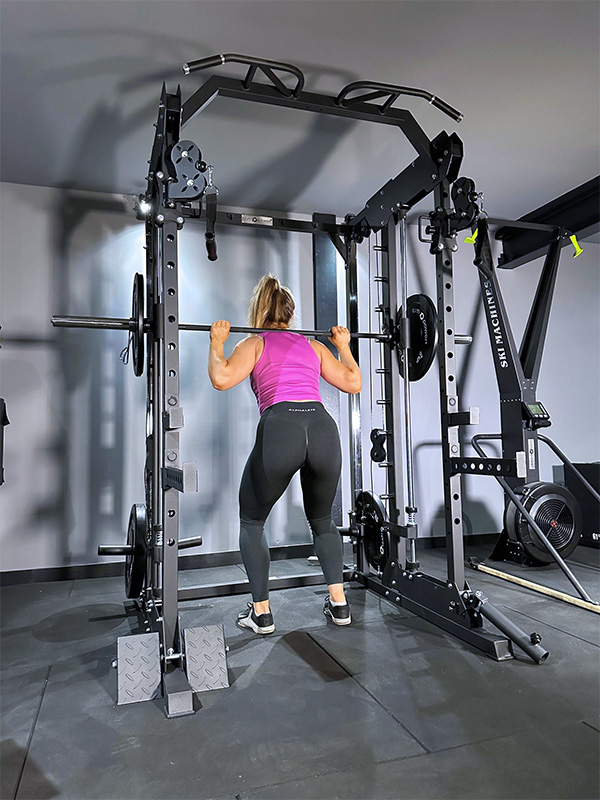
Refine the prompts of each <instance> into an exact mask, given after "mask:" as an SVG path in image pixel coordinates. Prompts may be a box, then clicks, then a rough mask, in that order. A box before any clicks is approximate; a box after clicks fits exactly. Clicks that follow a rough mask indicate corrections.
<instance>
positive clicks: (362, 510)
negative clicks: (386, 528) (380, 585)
mask: <svg viewBox="0 0 600 800" xmlns="http://www.w3.org/2000/svg"><path fill="white" fill-rule="evenodd" d="M356 516H357V520H358V521H359V522H362V523H363V525H364V528H363V530H364V545H365V554H366V556H367V561H368V562H369V564H370V565H371V566H372V567H373V569H376V570H378V571H379V572H382V571H383V568H384V567H385V565H386V564H387V561H388V558H389V556H390V543H389V539H388V534H387V533H384V532H383V531H382V530H381V528H382V527H383V525H385V523H386V521H387V514H386V511H385V506H384V505H383V503H382V502H381V500H380V499H379V497H378V496H377V495H376V494H373V493H372V492H361V493H360V494H359V495H358V497H357V498H356Z"/></svg>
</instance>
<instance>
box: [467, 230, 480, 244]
mask: <svg viewBox="0 0 600 800" xmlns="http://www.w3.org/2000/svg"><path fill="white" fill-rule="evenodd" d="M478 232H479V228H475V232H474V233H473V235H472V236H467V238H466V239H465V242H466V243H467V244H475V239H477V234H478Z"/></svg>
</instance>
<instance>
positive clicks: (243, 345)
mask: <svg viewBox="0 0 600 800" xmlns="http://www.w3.org/2000/svg"><path fill="white" fill-rule="evenodd" d="M229 328H230V325H229V322H227V321H226V320H222V319H220V320H218V322H213V324H212V325H211V328H210V349H209V351H208V376H209V378H210V382H211V383H212V385H213V386H214V387H215V389H218V390H219V391H225V390H226V389H231V388H232V387H233V386H237V385H238V383H241V382H242V381H243V380H245V379H246V378H247V377H248V375H250V373H251V372H252V370H253V369H254V367H255V366H256V362H257V361H258V359H259V357H260V354H261V352H262V347H261V345H262V346H264V345H263V342H262V339H261V338H260V337H258V336H251V337H249V338H248V339H244V340H243V341H241V342H239V343H238V344H236V346H235V347H234V349H233V352H232V354H231V355H230V356H229V358H225V351H224V349H223V345H224V343H225V340H226V339H227V337H228V336H229Z"/></svg>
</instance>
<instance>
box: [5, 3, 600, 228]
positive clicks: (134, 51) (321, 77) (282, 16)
mask: <svg viewBox="0 0 600 800" xmlns="http://www.w3.org/2000/svg"><path fill="white" fill-rule="evenodd" d="M599 11H600V5H599V4H598V3H597V2H595V0H594V2H587V1H584V0H569V1H567V2H565V0H561V1H559V2H555V1H554V0H531V1H530V0H515V1H513V0H494V1H493V2H486V0H443V1H442V2H437V1H435V0H431V1H430V0H412V1H411V2H406V1H405V0H384V1H383V2H379V0H316V1H314V0H216V1H215V0H2V2H1V3H0V36H1V51H0V55H1V73H0V79H1V90H2V114H1V118H0V124H1V139H0V142H1V150H0V156H1V163H0V168H1V172H0V177H1V179H2V180H4V181H8V182H15V183H26V184H33V185H43V186H60V187H71V188H74V189H82V190H92V191H102V192H117V193H125V194H129V193H131V194H133V193H137V192H139V191H141V190H143V189H144V188H145V181H144V176H145V174H146V161H147V159H148V158H149V155H150V148H151V144H152V136H153V127H152V123H153V121H155V119H156V111H157V102H158V97H159V92H160V87H161V83H162V81H163V80H165V81H166V82H167V87H168V88H169V89H170V90H175V89H176V86H177V83H178V82H180V83H181V85H182V91H183V95H184V98H186V97H187V96H189V95H190V94H191V93H192V92H193V91H194V90H195V89H196V88H197V87H198V86H200V85H201V83H202V82H203V81H204V80H205V79H206V78H208V77H209V75H210V72H201V73H196V74H192V75H190V76H184V75H183V73H182V71H181V64H182V63H183V62H185V61H188V60H193V59H197V58H202V57H205V56H209V55H213V54H215V53H242V54H246V55H253V56H259V57H262V58H266V59H273V60H280V61H287V62H291V63H292V64H295V65H297V66H299V67H300V68H301V69H302V70H303V71H304V73H305V75H306V86H305V88H306V89H307V90H308V91H313V92H323V93H326V94H337V93H338V92H339V90H340V89H341V88H342V86H344V85H346V84H347V83H349V82H350V81H354V80H361V79H362V80H373V81H382V82H387V83H397V84H402V85H405V86H414V87H418V88H422V89H425V90H427V91H429V92H432V93H433V94H435V95H437V96H439V97H441V98H443V99H444V100H446V101H447V102H448V103H450V104H451V105H453V106H455V107H456V108H458V109H460V110H461V111H462V112H463V113H464V121H463V122H462V123H460V124H456V123H454V122H452V120H451V119H450V118H448V117H447V116H445V115H443V114H442V113H440V112H439V111H437V110H436V109H435V108H433V107H432V106H430V105H429V104H428V103H426V102H425V101H424V100H420V99H418V98H406V101H405V102H403V103H397V105H404V107H406V108H408V109H409V110H410V111H411V112H412V113H413V114H414V116H415V117H416V118H417V120H418V121H419V123H420V124H421V126H422V127H423V128H424V129H425V131H426V132H427V134H428V135H429V137H430V138H433V137H434V136H435V135H436V134H437V133H438V132H439V131H440V130H442V129H444V130H447V131H448V132H451V131H456V132H457V133H458V134H459V135H460V137H461V138H462V139H463V141H464V145H465V157H464V161H463V168H462V171H461V174H463V175H468V176H469V177H472V178H474V179H475V181H476V183H477V186H478V188H479V189H480V190H483V191H484V192H485V199H486V208H487V209H488V210H489V211H491V212H492V213H493V215H494V216H505V217H517V216H520V215H522V214H524V213H526V212H528V211H530V210H532V209H534V208H536V207H537V206H539V205H542V204H543V203H546V202H548V201H549V200H552V199H553V198H555V197H557V196H559V195H561V194H563V193H564V192H566V191H568V190H570V189H572V188H573V187H575V186H578V185H579V184H581V183H584V182H585V181H587V180H589V179H590V178H592V177H594V176H595V175H596V174H597V173H598V161H599V159H598V133H599V131H598V119H599V99H598V98H599V56H598V49H599V48H598V33H599ZM215 71H219V72H222V73H223V74H227V75H232V76H238V77H240V78H241V77H243V75H244V73H245V70H244V68H243V67H241V66H239V65H237V66H236V65H229V64H228V65H226V66H224V67H221V68H220V69H219V70H215ZM185 137H186V138H191V139H192V140H194V141H195V142H196V143H197V144H198V145H199V147H200V149H201V150H202V153H203V156H204V158H205V159H206V160H207V161H208V162H209V163H211V164H213V165H214V166H215V183H216V184H217V186H218V187H219V189H220V202H221V203H222V204H224V205H227V206H237V207H247V208H254V209H257V210H278V211H294V212H296V213H310V212H312V211H321V212H333V213H336V214H338V215H339V216H343V215H344V214H346V213H349V212H357V211H359V210H360V209H361V208H362V206H363V204H364V202H365V200H366V199H368V197H369V196H370V195H371V194H372V193H373V192H374V191H375V190H377V189H378V188H379V186H381V185H382V184H384V183H385V182H386V181H387V180H388V179H389V178H390V177H393V176H394V175H396V174H397V173H398V172H400V171H401V170H402V169H403V168H404V167H405V166H406V165H407V164H408V163H409V162H410V161H411V160H412V150H411V148H410V147H409V146H408V145H407V143H406V142H405V141H404V140H403V137H402V134H401V133H400V131H398V130H395V129H394V128H392V127H390V126H385V125H373V124H371V123H366V122H354V121H348V120H341V119H338V118H335V117H327V116H321V115H314V114H309V113H307V112H300V111H296V110H289V109H278V108H274V107H270V106H264V105H258V104H253V103H244V102H242V101H236V100H228V99H223V98H218V99H217V100H215V101H214V102H213V103H212V104H211V105H210V106H209V107H208V108H207V109H206V110H205V111H203V112H202V114H200V115H198V116H197V117H196V118H195V119H194V120H193V121H192V122H190V124H189V125H188V126H186V128H185Z"/></svg>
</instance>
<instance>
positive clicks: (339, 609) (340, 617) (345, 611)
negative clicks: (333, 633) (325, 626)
mask: <svg viewBox="0 0 600 800" xmlns="http://www.w3.org/2000/svg"><path fill="white" fill-rule="evenodd" d="M323 613H324V614H325V616H326V617H331V619H332V620H333V621H334V622H335V624H336V625H350V623H351V622H352V617H351V616H350V606H349V605H348V603H347V602H346V603H344V605H343V606H333V605H331V597H330V596H329V595H327V597H326V599H325V605H324V606H323Z"/></svg>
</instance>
